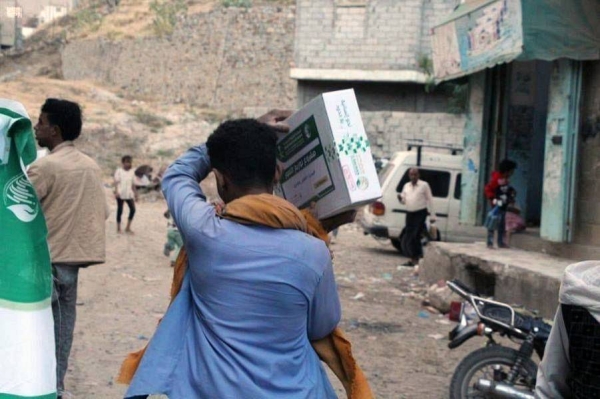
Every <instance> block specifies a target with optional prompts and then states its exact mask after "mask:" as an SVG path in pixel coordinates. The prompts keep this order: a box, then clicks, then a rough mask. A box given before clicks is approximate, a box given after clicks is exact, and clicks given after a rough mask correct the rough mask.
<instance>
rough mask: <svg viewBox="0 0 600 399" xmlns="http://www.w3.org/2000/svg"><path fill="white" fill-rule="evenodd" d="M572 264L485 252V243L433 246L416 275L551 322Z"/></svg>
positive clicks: (498, 251) (512, 251) (537, 256)
mask: <svg viewBox="0 0 600 399" xmlns="http://www.w3.org/2000/svg"><path fill="white" fill-rule="evenodd" d="M516 240H517V238H516V236H515V241H516ZM511 244H513V241H512V240H511ZM571 263H574V262H573V261H572V260H569V259H564V258H558V257H554V256H550V255H547V254H543V253H539V252H529V251H523V250H518V249H488V248H487V247H486V245H485V243H473V244H458V243H446V242H436V243H430V244H429V245H428V246H427V250H426V252H425V257H424V258H423V259H422V261H421V265H420V268H419V275H420V278H421V279H422V280H424V281H425V282H427V283H434V282H437V281H439V280H451V279H454V278H458V279H460V280H462V281H463V282H464V283H465V284H467V285H469V286H470V287H472V288H474V289H476V290H477V291H479V292H480V293H481V294H482V295H485V296H493V297H494V298H495V299H496V300H498V301H501V302H505V303H508V304H512V305H521V306H525V307H526V308H528V309H530V310H537V311H538V312H539V314H540V315H541V316H543V317H546V318H554V313H555V312H556V306H557V305H558V291H559V289H560V282H561V279H562V275H563V273H564V271H565V269H566V267H567V266H568V265H570V264H571Z"/></svg>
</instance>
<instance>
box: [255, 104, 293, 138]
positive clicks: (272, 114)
mask: <svg viewBox="0 0 600 399" xmlns="http://www.w3.org/2000/svg"><path fill="white" fill-rule="evenodd" d="M293 113H294V111H290V110H285V109H272V110H270V111H269V112H267V113H266V114H264V115H263V116H261V117H259V118H257V119H256V120H257V121H259V122H260V123H264V124H267V125H269V126H271V127H272V128H273V129H275V130H276V131H277V132H279V133H287V132H289V131H290V127H289V126H288V125H287V124H286V123H283V121H284V120H286V119H287V118H289V117H290V115H292V114H293Z"/></svg>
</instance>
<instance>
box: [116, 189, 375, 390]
mask: <svg viewBox="0 0 600 399" xmlns="http://www.w3.org/2000/svg"><path fill="white" fill-rule="evenodd" d="M221 216H222V217H223V218H225V219H229V220H232V221H235V222H238V223H242V224H258V225H262V226H269V227H272V228H278V229H294V230H300V231H303V232H305V233H307V234H310V235H312V236H314V237H317V238H320V239H322V240H323V241H325V242H328V236H327V232H326V231H325V230H324V229H323V227H322V226H321V224H320V223H319V221H318V220H317V219H316V218H315V217H314V216H313V215H312V214H311V213H310V212H309V211H308V210H303V211H299V210H298V209H297V208H296V207H295V206H293V205H292V204H290V203H289V202H287V201H286V200H284V199H281V198H279V197H276V196H274V195H270V194H260V195H247V196H244V197H242V198H239V199H237V200H235V201H232V202H230V203H229V204H227V207H226V208H225V210H224V211H223V214H222V215H221ZM187 263H188V257H187V252H186V251H185V248H181V250H180V252H179V256H178V257H177V261H176V262H175V270H174V273H173V282H172V284H171V303H173V300H174V299H175V297H176V296H177V294H178V293H179V291H180V290H181V285H182V283H183V277H184V276H185V272H186V269H187ZM312 346H313V348H314V350H315V352H317V354H318V355H319V358H320V359H321V360H322V361H323V362H324V363H325V364H327V366H329V368H330V369H331V370H332V371H333V373H334V374H335V375H336V376H337V377H338V378H339V379H340V381H341V382H342V384H343V385H344V389H345V390H346V394H347V396H348V399H372V398H373V394H372V393H371V388H370V387H369V383H368V381H367V379H366V377H365V375H364V374H363V372H362V370H361V369H360V367H359V366H358V364H356V361H355V360H354V357H353V356H352V345H351V344H350V341H348V340H347V339H346V337H345V336H344V333H343V332H342V330H341V329H340V328H339V327H338V328H336V329H335V330H333V332H332V333H331V334H329V335H328V336H326V337H325V338H323V339H320V340H318V341H313V342H312ZM145 351H146V348H143V349H142V350H140V351H138V352H134V353H130V354H129V355H128V356H127V358H126V359H125V361H124V362H123V365H122V366H121V371H120V373H119V376H118V377H117V382H119V383H122V384H129V383H130V382H131V380H132V379H133V376H134V374H135V372H136V370H137V368H138V366H139V364H140V362H141V360H142V356H143V355H144V352H145Z"/></svg>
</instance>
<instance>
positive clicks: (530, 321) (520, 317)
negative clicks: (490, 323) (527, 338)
mask: <svg viewBox="0 0 600 399" xmlns="http://www.w3.org/2000/svg"><path fill="white" fill-rule="evenodd" d="M481 314H482V316H485V317H487V318H488V319H491V320H496V321H499V322H502V323H504V324H508V325H511V311H510V309H509V308H507V307H506V306H500V305H496V304H493V303H486V304H484V305H483V307H482V308H481ZM512 326H513V327H515V328H518V329H519V330H521V331H523V332H524V333H529V332H531V331H532V330H533V329H534V328H537V329H538V333H537V337H539V338H542V339H543V338H544V337H545V339H547V338H548V336H549V335H550V330H551V328H552V326H550V325H549V324H547V323H546V322H544V320H542V319H540V318H538V317H533V316H529V315H524V314H522V313H519V312H516V311H515V319H514V324H513V325H512Z"/></svg>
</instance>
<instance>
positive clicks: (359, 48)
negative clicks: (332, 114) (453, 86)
mask: <svg viewBox="0 0 600 399" xmlns="http://www.w3.org/2000/svg"><path fill="white" fill-rule="evenodd" d="M457 3H458V2H457V0H298V1H297V2H296V37H295V44H294V65H293V66H292V69H291V77H292V78H294V79H295V80H296V81H297V93H298V96H297V99H298V106H302V105H303V104H305V103H306V102H308V101H310V99H312V98H313V97H315V96H316V95H318V94H320V93H322V92H326V91H333V90H339V89H346V88H354V90H355V92H356V95H357V99H358V102H359V106H360V108H361V114H362V116H363V122H364V124H365V128H366V130H367V134H368V135H369V138H370V141H371V148H372V151H373V153H374V154H375V155H377V156H383V157H386V156H390V155H392V154H393V153H394V152H396V151H400V150H406V142H407V140H412V139H420V140H423V141H426V142H435V143H441V144H449V145H454V146H455V145H460V143H461V142H462V131H463V127H464V123H465V117H464V115H463V114H462V112H460V111H459V112H455V113H451V112H449V108H450V105H451V104H450V103H451V101H452V93H449V90H448V89H446V90H442V89H436V90H432V91H428V89H429V88H428V85H427V83H428V81H429V80H430V78H431V77H430V75H429V74H430V72H431V70H430V65H431V44H430V36H429V31H430V29H431V27H432V26H433V25H434V23H435V22H436V21H437V19H439V18H441V17H443V16H444V15H446V14H448V13H450V12H451V11H452V10H453V9H454V7H455V6H456V5H457Z"/></svg>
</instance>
